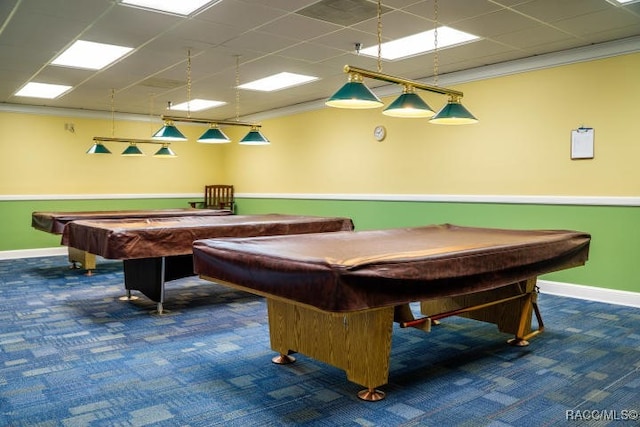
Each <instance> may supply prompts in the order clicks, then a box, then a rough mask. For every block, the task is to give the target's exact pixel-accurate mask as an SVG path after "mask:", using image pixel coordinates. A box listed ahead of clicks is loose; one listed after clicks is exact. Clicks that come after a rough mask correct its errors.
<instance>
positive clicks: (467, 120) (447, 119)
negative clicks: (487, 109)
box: [429, 97, 478, 125]
mask: <svg viewBox="0 0 640 427" xmlns="http://www.w3.org/2000/svg"><path fill="white" fill-rule="evenodd" d="M429 123H434V124H437V125H469V124H473V123H478V119H476V118H475V116H474V115H473V114H471V112H469V110H467V109H466V108H465V107H464V106H463V105H462V104H461V103H460V98H457V97H451V98H449V102H447V105H445V106H444V107H442V109H441V110H440V111H438V113H437V114H436V115H435V116H433V117H432V118H431V120H429Z"/></svg>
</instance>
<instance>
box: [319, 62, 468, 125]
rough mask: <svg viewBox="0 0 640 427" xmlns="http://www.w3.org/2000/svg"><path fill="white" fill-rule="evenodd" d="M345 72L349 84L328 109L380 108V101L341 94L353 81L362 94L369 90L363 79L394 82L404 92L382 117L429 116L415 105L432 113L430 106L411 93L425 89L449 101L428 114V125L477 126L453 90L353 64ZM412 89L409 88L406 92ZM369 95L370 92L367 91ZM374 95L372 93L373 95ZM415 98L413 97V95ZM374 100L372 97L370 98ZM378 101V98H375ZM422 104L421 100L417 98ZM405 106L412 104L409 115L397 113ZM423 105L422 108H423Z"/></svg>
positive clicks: (459, 94) (460, 94)
mask: <svg viewBox="0 0 640 427" xmlns="http://www.w3.org/2000/svg"><path fill="white" fill-rule="evenodd" d="M344 72H345V73H348V74H349V82H348V83H346V84H345V85H344V86H343V87H342V88H341V89H340V90H339V91H338V92H336V94H335V95H334V96H332V97H331V98H330V99H329V100H328V101H327V102H326V105H328V106H330V107H338V108H377V107H381V106H382V102H380V103H379V104H377V103H374V102H371V97H365V98H364V99H363V101H362V102H360V100H359V99H357V98H355V99H348V100H347V97H345V96H344V95H343V93H344V91H351V92H355V91H352V90H351V89H349V87H350V86H349V85H353V82H355V81H358V82H360V83H359V84H361V85H362V88H358V90H359V91H362V92H363V93H364V92H365V90H366V91H369V89H368V88H367V87H366V86H364V83H362V79H363V77H368V78H371V79H375V80H381V81H385V82H389V83H396V84H400V85H403V86H404V88H405V89H404V91H403V92H404V93H403V94H402V95H400V97H399V98H398V99H396V100H395V101H394V102H392V103H391V104H390V105H389V107H387V109H385V112H383V114H387V115H389V116H394V117H419V114H423V117H428V115H429V113H428V112H427V111H426V110H425V111H422V112H418V111H417V110H419V109H420V108H417V106H418V105H421V107H422V109H424V108H425V106H426V108H427V109H428V110H429V111H431V112H433V111H432V110H431V108H429V106H428V105H427V104H426V103H424V102H422V103H420V102H419V101H418V100H417V99H416V97H417V98H418V99H420V98H419V97H418V95H417V94H416V93H414V92H413V90H414V89H420V90H425V91H427V92H433V93H438V94H441V95H448V96H449V101H448V102H447V104H446V105H445V106H444V107H443V108H442V109H441V110H440V111H439V112H438V113H436V114H435V115H433V114H431V115H432V117H431V119H430V123H435V124H450V125H453V124H471V123H477V122H478V119H476V118H475V117H474V116H473V114H471V112H469V110H467V109H466V108H465V107H464V106H463V105H462V104H461V103H460V100H461V99H462V97H463V96H464V94H463V93H462V92H460V91H457V90H454V89H448V88H445V87H440V86H433V85H429V84H426V83H422V82H419V81H415V80H409V79H405V78H403V77H396V76H392V75H390V74H384V73H381V72H377V71H371V70H365V69H364V68H358V67H354V66H352V65H345V66H344ZM407 88H411V89H407ZM369 92H370V91H369ZM372 95H373V93H372ZM413 95H415V96H413ZM373 96H374V97H375V95H373ZM376 98H377V97H376ZM420 101H421V99H420ZM407 104H409V105H412V106H413V107H412V108H409V109H408V110H409V111H408V112H399V110H400V108H399V107H401V106H406V105H407ZM422 104H424V105H422Z"/></svg>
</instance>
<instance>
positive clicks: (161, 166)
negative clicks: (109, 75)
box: [0, 113, 224, 195]
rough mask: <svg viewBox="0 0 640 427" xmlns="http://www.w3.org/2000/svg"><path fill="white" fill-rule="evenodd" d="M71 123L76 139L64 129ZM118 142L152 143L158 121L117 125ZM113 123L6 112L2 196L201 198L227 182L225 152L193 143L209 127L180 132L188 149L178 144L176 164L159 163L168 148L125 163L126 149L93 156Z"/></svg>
mask: <svg viewBox="0 0 640 427" xmlns="http://www.w3.org/2000/svg"><path fill="white" fill-rule="evenodd" d="M68 123H72V124H73V127H74V130H75V132H70V131H68V130H65V124H68ZM114 124H115V126H114V127H115V132H114V134H115V136H118V137H123V138H124V137H126V138H140V139H148V138H150V136H151V134H152V133H153V132H154V131H155V130H157V129H158V128H159V127H160V124H159V123H158V122H154V123H150V122H148V121H147V122H146V123H143V122H133V121H128V120H120V121H115V123H114ZM111 128H112V121H111V120H100V119H87V118H78V117H57V116H49V115H36V114H17V113H0V129H2V134H1V135H0V150H1V152H2V153H3V155H2V156H0V194H4V195H15V194H20V195H25V194H26V195H34V194H36V195H42V194H144V193H162V194H171V193H195V192H202V191H203V186H204V185H205V184H208V183H220V182H222V179H223V177H224V149H223V147H220V146H216V145H212V144H196V143H195V142H194V141H195V139H197V137H198V136H199V135H200V134H201V133H202V132H204V130H206V127H202V126H200V127H196V126H190V125H186V126H180V130H181V131H182V132H183V133H184V134H185V136H187V137H188V138H189V142H175V143H172V144H171V148H172V150H173V151H174V152H176V154H177V155H178V157H177V158H174V159H162V158H154V157H153V154H154V153H155V152H156V151H157V150H158V149H159V148H160V147H161V146H160V145H155V144H141V145H139V148H140V149H141V150H142V151H143V152H144V153H145V154H146V156H145V157H122V156H120V153H121V152H122V151H123V150H124V149H125V148H126V147H127V144H122V143H105V145H106V146H107V147H108V148H109V149H110V150H111V152H112V153H113V154H111V155H88V154H86V151H87V150H88V149H89V148H90V147H91V146H92V144H93V141H92V139H93V137H94V136H105V137H110V136H112V132H111Z"/></svg>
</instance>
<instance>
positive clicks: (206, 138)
mask: <svg viewBox="0 0 640 427" xmlns="http://www.w3.org/2000/svg"><path fill="white" fill-rule="evenodd" d="M198 142H202V143H205V144H225V143H227V142H231V139H229V137H228V136H227V135H225V133H224V132H222V131H221V130H220V128H218V125H217V124H215V123H214V124H211V125H210V127H209V129H207V130H206V132H205V133H203V134H202V135H201V136H200V138H198Z"/></svg>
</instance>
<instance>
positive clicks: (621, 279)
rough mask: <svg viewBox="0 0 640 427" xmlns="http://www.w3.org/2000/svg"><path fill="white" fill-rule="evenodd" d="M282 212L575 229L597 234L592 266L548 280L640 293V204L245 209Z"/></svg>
mask: <svg viewBox="0 0 640 427" xmlns="http://www.w3.org/2000/svg"><path fill="white" fill-rule="evenodd" d="M267 212H281V213H292V214H309V215H338V216H348V217H350V218H352V219H353V221H354V224H355V226H356V230H367V229H375V228H391V227H405V226H417V225H426V224H442V223H451V224H457V225H469V226H482V227H503V228H539V229H570V230H578V231H584V232H588V233H590V234H591V236H592V241H591V249H590V254H589V261H588V262H587V264H586V266H584V267H578V268H573V269H569V270H564V271H560V272H556V273H552V274H548V275H545V276H544V277H543V278H544V279H546V280H552V281H558V282H566V283H574V284H581V285H586V286H596V287H601V288H608V289H616V290H624V291H631V292H640V259H639V256H640V227H638V225H639V224H640V208H638V207H617V206H574V205H571V206H564V205H529V204H501V203H434V202H395V201H391V202H384V201H338V200H333V201H332V200H273V199H243V200H239V201H238V211H237V213H239V214H254V213H267Z"/></svg>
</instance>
